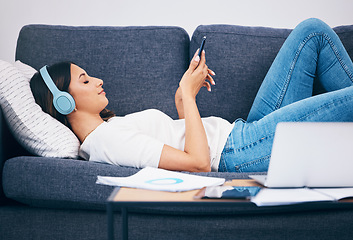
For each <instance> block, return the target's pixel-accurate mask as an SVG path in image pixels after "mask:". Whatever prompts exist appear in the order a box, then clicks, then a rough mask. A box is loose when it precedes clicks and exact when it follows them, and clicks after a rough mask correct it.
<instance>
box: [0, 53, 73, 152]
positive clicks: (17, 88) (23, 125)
mask: <svg viewBox="0 0 353 240" xmlns="http://www.w3.org/2000/svg"><path fill="white" fill-rule="evenodd" d="M35 72H36V70H35V69H33V68H32V67H30V66H28V65H26V64H23V63H21V62H20V61H17V62H15V63H14V64H11V63H8V62H5V61H2V60H0V105H1V108H2V110H3V113H4V115H5V119H6V121H7V122H8V125H9V127H10V129H11V131H12V132H13V134H14V136H15V137H16V139H17V140H18V141H19V143H21V144H22V145H23V146H24V147H25V148H26V149H27V150H28V151H30V152H31V153H33V154H35V155H39V156H43V157H58V158H77V157H78V150H79V147H80V142H79V140H78V138H77V137H76V136H75V134H74V133H73V132H72V131H71V130H70V129H69V128H68V127H66V126H65V125H63V124H62V123H60V122H59V121H57V120H56V119H54V118H53V117H51V116H50V115H49V114H47V113H45V112H43V111H42V109H41V107H40V106H39V105H37V104H36V103H35V100H34V97H33V94H32V91H31V88H30V85H29V81H30V79H31V77H32V76H33V74H34V73H35Z"/></svg>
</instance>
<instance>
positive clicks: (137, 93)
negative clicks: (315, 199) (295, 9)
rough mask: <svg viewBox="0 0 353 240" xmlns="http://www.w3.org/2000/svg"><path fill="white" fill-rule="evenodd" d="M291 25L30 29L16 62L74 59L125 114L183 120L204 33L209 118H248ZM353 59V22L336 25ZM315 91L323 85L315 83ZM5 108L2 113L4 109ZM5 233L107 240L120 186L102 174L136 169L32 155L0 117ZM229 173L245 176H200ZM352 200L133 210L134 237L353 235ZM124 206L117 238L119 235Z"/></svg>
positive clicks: (204, 106)
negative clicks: (179, 108) (181, 88)
mask: <svg viewBox="0 0 353 240" xmlns="http://www.w3.org/2000/svg"><path fill="white" fill-rule="evenodd" d="M290 31H291V30H289V29H273V28H263V27H243V26H231V25H207V26H199V27H198V28H197V29H196V30H195V32H194V34H193V36H192V38H191V41H190V37H189V35H188V34H187V33H186V32H185V31H184V30H183V29H182V28H179V27H152V26H150V27H66V26H47V25H28V26H24V27H23V28H22V30H21V32H20V34H19V38H18V42H17V49H16V59H17V60H21V61H22V62H24V63H26V64H28V65H31V66H32V67H34V68H36V69H39V68H40V67H42V66H43V65H45V64H48V65H50V64H53V63H55V62H58V61H62V60H70V61H73V62H75V63H77V64H78V65H79V66H81V67H82V68H84V69H85V70H87V72H88V73H89V74H90V75H93V76H96V77H99V78H101V79H103V80H104V88H105V91H106V92H107V96H108V98H109V100H110V103H109V106H108V108H109V109H112V110H114V111H115V113H116V114H117V115H126V114H128V113H131V112H135V111H141V110H144V109H148V108H157V109H160V110H161V111H163V112H165V113H167V114H168V115H170V116H171V117H173V118H177V112H176V109H175V105H174V93H175V91H176V89H177V87H178V83H179V80H180V78H181V76H182V75H183V73H184V71H185V70H186V69H187V67H188V64H189V60H190V56H192V55H193V53H194V52H195V51H196V49H197V48H198V46H199V43H200V40H201V38H202V37H203V36H204V35H206V36H207V43H206V47H205V50H206V56H207V64H208V66H209V67H210V68H211V69H212V70H214V71H215V72H216V73H217V75H216V77H215V81H216V83H217V85H216V86H215V87H213V89H212V93H208V92H206V90H205V89H202V90H201V92H200V94H199V96H198V99H197V101H198V106H199V109H200V113H201V115H202V116H210V115H213V116H220V117H223V118H225V119H227V120H228V121H230V122H232V121H234V120H235V119H237V118H243V119H246V117H247V113H248V111H249V109H250V106H251V104H252V101H253V99H254V97H255V95H256V92H257V90H258V88H259V86H260V84H261V81H262V79H263V78H264V76H265V74H266V72H267V70H268V68H269V67H270V65H271V62H272V61H273V59H274V57H275V56H276V53H277V52H278V50H279V48H280V47H281V45H282V44H283V42H284V40H285V39H286V37H287V36H288V34H289V33H290ZM335 31H336V32H337V33H338V35H339V36H340V38H341V39H342V41H343V43H344V45H345V46H346V48H347V50H348V52H349V54H350V56H351V58H352V57H353V26H341V27H337V28H335ZM316 91H317V92H319V91H320V86H317V90H316ZM1 115H2V114H1ZM0 148H1V158H0V173H1V177H2V180H1V191H0V197H1V206H0V238H1V239H46V240H48V239H75V240H76V239H95V240H97V239H106V238H107V218H106V212H105V201H106V199H107V198H108V196H109V195H110V193H111V192H112V190H113V188H112V187H109V186H102V185H97V184H95V181H96V177H97V175H104V176H129V175H131V174H134V173H136V172H137V171H138V169H135V168H128V167H118V166H111V165H106V164H98V163H92V162H86V161H82V160H73V159H60V158H48V157H38V156H34V155H33V154H32V153H30V152H28V151H27V150H25V149H24V148H23V147H22V146H21V145H20V144H19V143H18V142H17V141H16V139H15V138H14V137H13V134H11V131H10V130H9V128H8V126H7V122H6V119H5V118H4V117H3V115H2V118H1V145H0ZM199 174H201V175H207V176H220V177H224V178H226V179H233V178H247V174H245V173H199ZM351 205H352V204H335V203H332V204H325V203H322V204H303V205H297V206H289V207H288V206H284V207H272V208H268V207H267V208H266V207H265V208H258V207H256V206H254V205H252V204H250V203H249V204H242V205H235V206H234V207H223V208H221V207H217V208H212V209H210V208H180V207H174V208H173V207H168V208H166V207H159V208H138V207H136V208H135V209H133V212H132V214H130V215H129V237H130V238H131V239H197V238H199V239H307V238H308V239H351V238H352V235H353V208H352V206H351ZM119 216H120V213H119V212H116V215H115V226H116V229H117V230H116V231H115V233H116V235H117V236H118V235H119V234H120V227H118V226H120V221H121V219H120V217H119Z"/></svg>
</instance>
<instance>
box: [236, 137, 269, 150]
mask: <svg viewBox="0 0 353 240" xmlns="http://www.w3.org/2000/svg"><path fill="white" fill-rule="evenodd" d="M274 135H275V133H273V132H272V133H270V134H267V135H266V136H264V137H261V138H260V139H259V140H257V141H255V142H251V143H248V144H247V145H245V146H242V147H239V148H234V149H233V150H234V152H236V151H239V150H242V149H244V148H248V147H251V146H254V145H256V144H257V143H259V142H261V141H263V140H265V139H268V138H271V137H272V138H273V136H274Z"/></svg>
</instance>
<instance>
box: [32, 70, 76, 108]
mask: <svg viewBox="0 0 353 240" xmlns="http://www.w3.org/2000/svg"><path fill="white" fill-rule="evenodd" d="M39 73H40V75H41V76H42V78H43V80H44V83H45V85H47V87H48V88H49V91H50V92H51V93H52V94H53V105H54V107H55V109H56V110H57V111H58V112H59V113H61V114H63V115H68V114H70V113H71V112H72V111H73V110H74V109H75V106H76V104H75V100H74V98H73V97H72V96H71V95H70V94H69V93H68V92H63V91H60V90H59V89H58V88H57V87H56V85H55V83H54V81H53V79H52V78H51V77H50V75H49V72H48V69H47V65H45V66H44V67H42V68H41V69H40V70H39Z"/></svg>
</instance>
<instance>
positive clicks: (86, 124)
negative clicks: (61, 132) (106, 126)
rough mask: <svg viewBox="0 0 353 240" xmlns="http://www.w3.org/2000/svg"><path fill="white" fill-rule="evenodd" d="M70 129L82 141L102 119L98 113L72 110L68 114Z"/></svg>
mask: <svg viewBox="0 0 353 240" xmlns="http://www.w3.org/2000/svg"><path fill="white" fill-rule="evenodd" d="M68 120H69V122H70V125H71V128H72V131H73V132H74V133H75V134H76V136H77V137H78V138H79V139H80V141H81V143H83V142H84V141H85V139H86V137H87V136H88V135H89V134H90V133H91V132H93V131H94V130H95V129H96V128H97V127H98V126H99V125H100V124H102V123H103V122H104V121H103V119H102V118H101V117H100V115H99V114H98V115H96V114H89V113H82V112H79V111H78V112H72V113H71V114H70V115H69V116H68Z"/></svg>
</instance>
